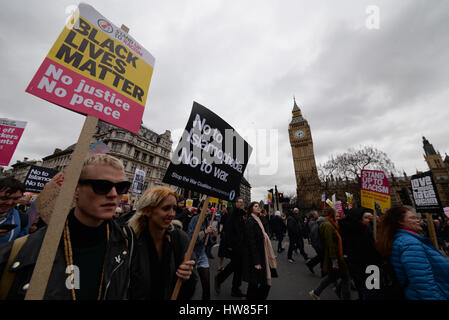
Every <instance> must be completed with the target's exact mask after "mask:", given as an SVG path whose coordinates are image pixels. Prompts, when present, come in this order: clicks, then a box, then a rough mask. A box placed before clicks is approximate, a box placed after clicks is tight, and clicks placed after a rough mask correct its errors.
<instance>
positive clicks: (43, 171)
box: [24, 166, 58, 193]
mask: <svg viewBox="0 0 449 320" xmlns="http://www.w3.org/2000/svg"><path fill="white" fill-rule="evenodd" d="M57 173H58V171H57V170H53V169H50V168H45V167H38V166H31V168H30V170H29V171H28V174H27V176H26V178H25V182H24V184H25V191H27V192H36V193H40V192H41V191H42V189H44V186H45V184H46V183H47V182H48V181H50V180H51V179H52V178H53V177H54V176H55V175H56V174H57Z"/></svg>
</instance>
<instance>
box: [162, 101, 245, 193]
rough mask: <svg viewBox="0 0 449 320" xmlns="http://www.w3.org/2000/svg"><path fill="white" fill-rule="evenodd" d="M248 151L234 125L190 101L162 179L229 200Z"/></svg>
mask: <svg viewBox="0 0 449 320" xmlns="http://www.w3.org/2000/svg"><path fill="white" fill-rule="evenodd" d="M251 152H252V147H251V146H250V145H249V144H248V143H247V142H246V141H245V140H244V139H243V138H242V137H241V136H240V135H239V134H238V133H237V132H236V131H235V130H234V128H232V127H231V126H230V125H229V124H228V123H227V122H226V121H224V120H223V119H221V118H220V117H219V116H217V115H216V114H215V113H213V112H212V111H210V110H209V109H207V108H206V107H204V106H202V105H200V104H198V103H196V102H194V103H193V107H192V112H191V113H190V117H189V120H188V122H187V126H186V128H185V130H184V133H183V135H182V137H181V140H180V141H179V144H178V146H177V148H176V150H175V152H174V153H173V157H172V159H171V163H170V165H169V167H168V169H167V171H166V173H165V176H164V179H163V182H165V183H168V184H171V185H175V186H178V187H181V188H187V189H189V190H192V191H197V192H200V193H203V194H207V195H209V196H213V197H217V198H220V199H224V200H230V201H233V200H234V199H235V197H236V196H238V195H239V194H240V181H241V179H242V176H243V172H244V171H245V168H246V165H247V164H248V160H249V157H250V155H251Z"/></svg>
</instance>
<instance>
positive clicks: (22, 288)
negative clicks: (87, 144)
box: [0, 155, 134, 300]
mask: <svg viewBox="0 0 449 320" xmlns="http://www.w3.org/2000/svg"><path fill="white" fill-rule="evenodd" d="M129 187H130V182H128V181H127V179H126V176H125V172H124V168H123V164H122V163H121V162H120V160H118V159H117V158H114V157H112V156H110V155H94V156H91V157H90V158H88V159H86V161H85V162H84V166H83V169H82V171H81V175H80V178H79V181H78V185H77V187H76V190H75V194H74V200H75V206H74V208H73V209H72V210H71V211H70V213H69V215H68V217H67V221H66V224H65V227H64V231H63V234H62V236H61V241H60V244H59V247H58V251H57V253H56V257H55V261H54V264H53V267H52V272H51V274H50V277H49V280H48V284H47V289H46V292H45V295H44V299H49V300H52V299H56V300H67V299H68V300H106V299H107V300H120V299H126V298H127V297H128V287H129V281H130V276H129V275H130V265H131V256H132V254H133V247H134V234H133V231H132V230H131V229H130V228H129V227H127V226H119V225H118V224H117V223H116V222H115V221H114V219H112V217H113V216H114V214H115V209H116V208H117V206H118V205H119V204H120V198H121V195H122V194H125V193H127V192H128V189H129ZM55 214H57V213H55ZM46 229H47V228H46V227H44V228H41V229H39V230H38V231H36V232H35V233H33V234H32V235H30V237H29V239H28V240H27V242H25V244H24V245H23V247H22V248H21V250H20V252H19V253H18V255H17V257H16V258H15V259H14V260H13V262H12V263H11V267H10V269H9V271H11V272H14V273H15V279H14V282H13V284H12V286H11V288H10V290H9V293H8V295H7V299H23V298H24V297H25V294H26V290H27V289H28V287H29V282H30V280H31V275H32V272H33V269H34V266H35V263H36V260H37V257H38V253H39V250H40V247H41V244H42V241H43V239H44V235H45V231H46ZM10 251H11V245H6V246H5V245H3V246H0V274H1V273H2V272H3V269H4V268H5V264H6V262H7V261H8V257H9V253H10ZM2 285H3V283H0V286H2Z"/></svg>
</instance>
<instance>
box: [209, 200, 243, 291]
mask: <svg viewBox="0 0 449 320" xmlns="http://www.w3.org/2000/svg"><path fill="white" fill-rule="evenodd" d="M228 214H229V217H228V218H227V220H226V223H225V225H224V228H223V233H224V234H225V237H224V239H223V240H224V246H225V247H226V251H227V252H229V255H230V258H231V261H230V262H229V263H228V264H227V265H226V267H225V268H224V269H223V270H222V271H219V272H218V274H217V275H216V276H215V279H214V280H215V281H214V287H215V292H216V293H217V294H219V293H220V291H221V284H222V283H223V282H224V281H225V280H226V279H227V278H228V277H229V276H230V275H231V274H234V276H233V278H232V289H231V296H233V297H245V296H246V294H245V293H243V292H242V290H241V289H240V286H241V285H242V258H243V257H242V256H243V250H242V249H243V245H244V233H245V222H244V215H245V214H246V212H245V210H243V198H241V197H237V199H236V201H235V205H234V207H233V208H232V209H231V211H230V212H229V213H228ZM223 240H222V241H223Z"/></svg>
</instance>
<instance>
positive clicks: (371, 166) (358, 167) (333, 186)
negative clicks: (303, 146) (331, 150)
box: [318, 146, 398, 204]
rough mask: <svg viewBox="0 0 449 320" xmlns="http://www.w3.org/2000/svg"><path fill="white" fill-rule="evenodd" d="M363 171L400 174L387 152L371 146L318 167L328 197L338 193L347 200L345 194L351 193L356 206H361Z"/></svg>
mask: <svg viewBox="0 0 449 320" xmlns="http://www.w3.org/2000/svg"><path fill="white" fill-rule="evenodd" d="M363 169H367V170H379V171H384V172H385V173H386V174H391V173H393V174H398V171H397V170H396V168H395V166H394V164H393V162H392V161H391V160H390V158H389V157H388V155H387V154H386V153H385V152H383V151H381V150H378V149H376V148H374V147H371V146H365V147H362V146H360V147H359V148H358V149H354V148H350V149H348V151H346V152H345V153H342V154H338V155H336V156H331V157H330V159H329V160H328V161H327V162H326V163H324V164H323V165H320V166H318V175H319V178H320V180H321V182H322V187H323V191H324V192H325V193H326V195H327V194H333V193H336V194H337V197H338V198H339V199H345V198H346V197H345V194H344V192H350V193H352V194H353V196H354V199H353V201H354V204H360V173H361V171H362V170H363Z"/></svg>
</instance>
